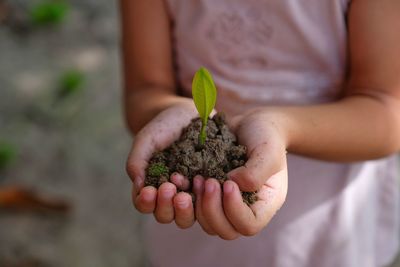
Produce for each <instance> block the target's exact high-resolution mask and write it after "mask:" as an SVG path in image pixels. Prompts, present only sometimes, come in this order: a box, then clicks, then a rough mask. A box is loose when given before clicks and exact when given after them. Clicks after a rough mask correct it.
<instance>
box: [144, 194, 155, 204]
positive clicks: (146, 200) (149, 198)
mask: <svg viewBox="0 0 400 267" xmlns="http://www.w3.org/2000/svg"><path fill="white" fill-rule="evenodd" d="M143 200H144V201H145V202H152V201H153V196H152V195H149V194H144V195H143Z"/></svg>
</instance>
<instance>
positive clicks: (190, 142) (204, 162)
mask: <svg viewBox="0 0 400 267" xmlns="http://www.w3.org/2000/svg"><path fill="white" fill-rule="evenodd" d="M200 129H201V119H200V118H196V119H193V120H192V122H191V123H190V124H189V126H187V127H186V128H185V129H183V132H182V135H181V137H180V138H179V140H177V141H176V142H175V143H173V144H172V145H171V146H170V147H168V148H167V149H165V150H164V151H160V152H157V153H155V154H154V155H153V157H152V158H151V160H150V164H149V166H148V168H147V170H146V179H145V185H146V186H148V185H150V186H154V187H156V188H158V187H159V186H160V185H161V184H162V183H165V182H168V181H169V180H170V176H171V174H173V173H175V172H178V173H180V174H182V175H183V176H185V177H187V178H188V179H189V181H190V187H189V190H188V191H187V192H188V193H190V194H191V195H192V196H193V192H192V185H193V178H194V177H195V176H196V175H201V176H203V177H205V178H208V177H212V178H215V179H217V180H218V181H219V182H220V184H221V185H222V184H223V183H224V182H225V181H226V180H227V173H228V172H229V171H231V170H233V169H236V168H238V167H240V166H243V165H244V164H245V162H246V161H247V157H246V147H244V146H242V145H239V144H238V143H237V140H236V137H235V135H234V134H233V133H232V132H231V131H230V130H229V128H228V126H227V125H226V123H225V118H224V116H223V115H222V114H220V113H218V114H216V115H215V116H214V117H213V118H212V119H210V120H209V121H208V124H207V139H206V142H205V144H204V145H203V146H202V147H199V144H198V136H199V132H200ZM242 197H243V201H244V202H245V203H246V204H248V205H251V204H253V203H254V202H256V201H257V196H256V193H255V192H242Z"/></svg>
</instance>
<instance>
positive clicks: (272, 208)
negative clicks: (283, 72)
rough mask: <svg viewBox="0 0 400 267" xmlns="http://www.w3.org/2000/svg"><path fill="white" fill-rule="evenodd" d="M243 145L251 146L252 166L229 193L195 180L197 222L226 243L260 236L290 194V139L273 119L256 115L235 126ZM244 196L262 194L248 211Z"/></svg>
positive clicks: (240, 171)
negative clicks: (288, 152)
mask: <svg viewBox="0 0 400 267" xmlns="http://www.w3.org/2000/svg"><path fill="white" fill-rule="evenodd" d="M231 125H232V130H233V131H234V132H235V133H236V135H237V137H238V139H239V143H241V144H242V145H245V146H247V148H248V156H249V160H248V161H247V163H246V165H245V166H243V167H240V168H237V169H235V170H233V171H231V172H230V173H229V174H228V178H230V179H231V180H232V181H226V182H225V183H224V185H223V193H222V192H221V188H220V185H219V183H218V182H217V181H216V180H215V179H208V180H206V181H204V180H203V179H202V178H201V177H195V180H194V187H195V193H196V218H197V220H198V222H199V223H200V225H201V226H202V227H203V229H204V230H205V231H206V232H207V233H208V234H211V235H219V236H220V237H221V238H223V239H228V240H230V239H235V238H237V237H239V236H240V235H245V236H250V235H255V234H257V233H258V232H260V231H261V230H262V229H263V228H264V227H265V226H266V225H267V224H268V222H269V221H270V220H271V218H272V217H273V216H274V214H275V213H276V212H277V211H278V210H279V208H280V207H281V206H282V204H283V202H284V201H285V198H286V193H287V166H286V141H285V136H284V134H283V133H281V132H280V131H279V129H278V127H277V126H276V125H275V124H274V121H273V120H272V119H271V116H269V115H267V114H265V113H263V111H256V112H252V113H249V114H248V115H246V116H240V117H235V118H233V119H232V120H231ZM239 188H240V189H241V190H242V191H258V201H257V202H256V203H254V204H253V205H251V207H248V206H247V205H246V204H245V203H244V202H243V200H242V196H241V193H240V191H239Z"/></svg>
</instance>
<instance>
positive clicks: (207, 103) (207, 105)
mask: <svg viewBox="0 0 400 267" xmlns="http://www.w3.org/2000/svg"><path fill="white" fill-rule="evenodd" d="M192 95H193V100H194V104H195V105H196V108H197V111H198V112H199V115H200V118H201V121H202V128H201V133H200V135H199V139H200V144H201V145H203V144H204V142H205V139H206V131H205V129H206V125H207V122H208V117H209V116H210V114H211V112H212V110H213V109H214V106H215V102H216V100H217V88H216V87H215V84H214V81H213V79H212V76H211V74H210V72H209V71H208V70H207V69H206V68H204V67H202V68H200V69H199V70H198V71H197V72H196V74H195V75H194V78H193V83H192Z"/></svg>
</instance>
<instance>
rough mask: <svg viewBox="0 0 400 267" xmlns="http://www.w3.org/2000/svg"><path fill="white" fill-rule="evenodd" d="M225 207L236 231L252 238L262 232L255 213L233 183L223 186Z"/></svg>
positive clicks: (228, 182) (227, 182)
mask: <svg viewBox="0 0 400 267" xmlns="http://www.w3.org/2000/svg"><path fill="white" fill-rule="evenodd" d="M223 188H224V196H223V205H224V211H225V214H226V217H227V218H228V220H229V222H230V223H232V225H233V226H234V227H235V229H236V230H237V231H238V232H239V233H241V234H242V235H245V236H252V235H255V234H256V233H258V232H259V231H260V230H261V224H260V223H259V222H258V221H257V220H256V216H255V214H254V213H253V211H252V210H251V209H250V207H249V206H247V205H246V204H245V203H244V202H243V199H242V194H241V193H240V190H239V187H238V186H237V184H236V183H235V182H233V181H226V182H225V183H224V185H223Z"/></svg>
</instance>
